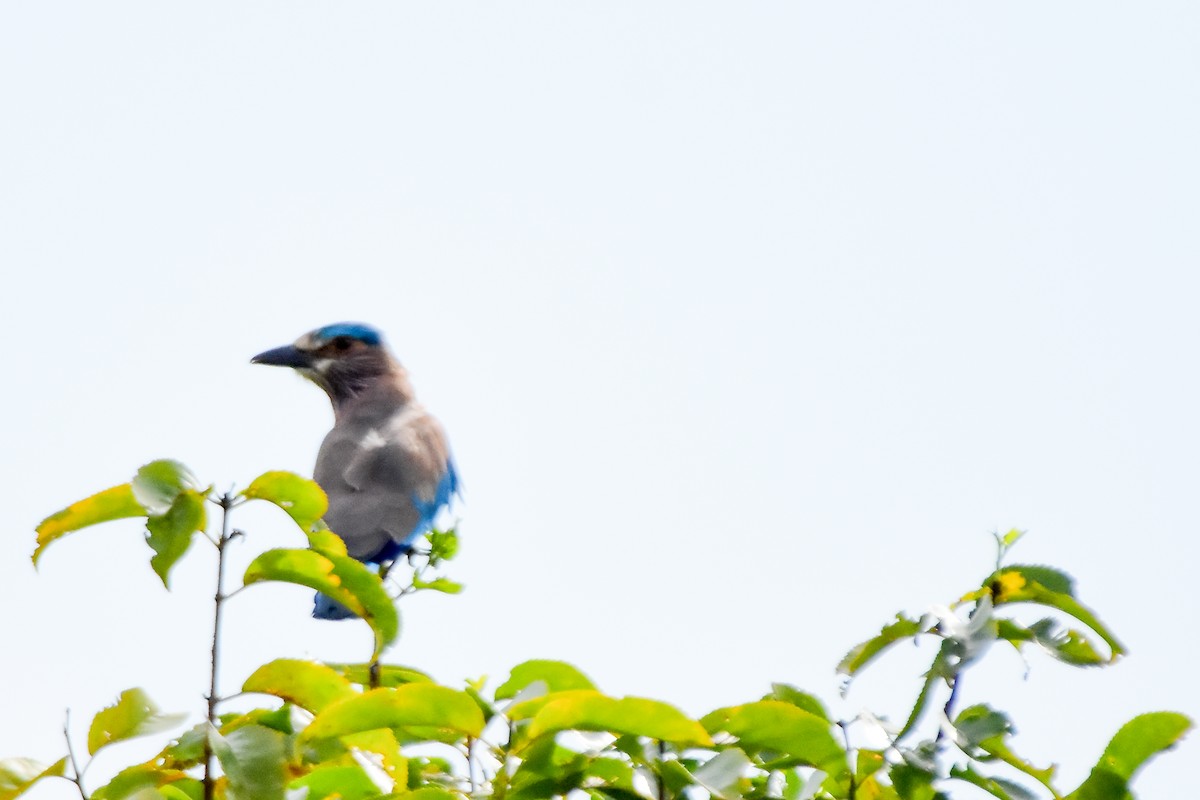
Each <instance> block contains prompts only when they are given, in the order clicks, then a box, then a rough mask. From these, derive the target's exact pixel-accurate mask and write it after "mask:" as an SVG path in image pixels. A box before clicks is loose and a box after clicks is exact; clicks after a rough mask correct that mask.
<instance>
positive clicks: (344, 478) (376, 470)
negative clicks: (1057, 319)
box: [317, 407, 458, 561]
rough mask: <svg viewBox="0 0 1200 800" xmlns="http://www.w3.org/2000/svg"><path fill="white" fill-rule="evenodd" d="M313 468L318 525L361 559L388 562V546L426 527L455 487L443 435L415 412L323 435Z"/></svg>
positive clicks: (402, 542)
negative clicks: (321, 515)
mask: <svg viewBox="0 0 1200 800" xmlns="http://www.w3.org/2000/svg"><path fill="white" fill-rule="evenodd" d="M317 463H318V475H317V482H318V483H320V484H321V486H322V487H324V488H325V491H326V493H327V494H328V495H329V512H328V513H327V515H326V522H328V524H329V527H330V528H332V529H333V530H334V532H336V533H338V534H339V535H340V536H341V537H342V538H343V539H345V540H346V545H347V547H348V548H349V550H350V554H351V555H352V556H354V557H355V558H359V559H361V560H366V561H373V560H379V559H386V558H389V557H392V556H394V555H395V554H396V552H397V551H398V549H399V548H398V547H395V546H393V545H399V546H403V545H407V544H408V543H409V542H411V541H412V540H413V539H415V538H416V537H417V536H419V535H421V534H422V533H424V532H425V531H427V530H429V529H430V528H431V527H432V526H433V521H434V519H435V518H436V516H437V514H438V511H439V510H440V509H441V508H443V507H445V506H446V505H448V504H449V502H450V498H451V496H452V495H453V494H454V493H455V491H456V490H457V484H458V479H457V475H456V474H455V471H454V465H453V463H452V462H451V460H450V454H449V448H448V446H447V444H446V436H445V434H444V432H443V431H442V428H441V426H440V425H439V424H438V422H437V420H435V419H434V418H433V417H432V416H430V415H429V414H428V413H427V412H425V411H424V410H423V409H420V408H419V407H416V408H411V407H410V408H407V409H405V410H404V411H403V412H401V413H399V414H397V415H396V416H394V417H392V418H391V419H389V420H388V421H386V422H385V423H383V424H381V425H379V426H376V427H371V428H363V429H360V430H353V429H351V430H343V431H333V432H331V433H330V436H329V437H328V438H327V439H326V442H325V444H324V445H322V448H321V453H320V455H318V457H317ZM323 478H324V480H322V479H323Z"/></svg>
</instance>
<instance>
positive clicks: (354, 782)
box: [288, 765, 379, 800]
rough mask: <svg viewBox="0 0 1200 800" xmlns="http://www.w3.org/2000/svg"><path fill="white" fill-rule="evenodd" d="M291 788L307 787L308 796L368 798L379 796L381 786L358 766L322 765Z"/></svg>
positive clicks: (346, 799) (343, 799)
mask: <svg viewBox="0 0 1200 800" xmlns="http://www.w3.org/2000/svg"><path fill="white" fill-rule="evenodd" d="M288 788H289V789H307V790H308V794H307V795H305V797H306V798H312V800H318V798H331V799H332V798H336V800H366V798H368V797H379V787H378V786H376V785H375V782H374V781H372V780H371V778H370V777H369V776H368V775H367V773H366V771H365V770H364V769H363V768H362V767H360V766H358V765H354V766H340V765H322V766H319V767H317V768H316V769H314V770H313V771H312V772H310V773H308V774H307V775H305V776H303V777H301V778H297V779H296V780H294V781H292V782H291V783H289V784H288Z"/></svg>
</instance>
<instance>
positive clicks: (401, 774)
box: [325, 728, 408, 786]
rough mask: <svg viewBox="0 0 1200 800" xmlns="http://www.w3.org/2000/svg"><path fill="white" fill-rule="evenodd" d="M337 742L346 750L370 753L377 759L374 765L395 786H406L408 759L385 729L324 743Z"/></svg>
mask: <svg viewBox="0 0 1200 800" xmlns="http://www.w3.org/2000/svg"><path fill="white" fill-rule="evenodd" d="M333 741H337V742H338V743H339V744H341V745H342V746H343V747H345V748H347V749H354V750H360V751H362V752H365V753H372V754H374V755H375V756H377V758H376V759H375V761H376V763H378V764H379V765H380V766H382V767H383V770H384V772H386V773H387V774H388V777H390V778H391V779H392V780H393V781H394V782H395V784H396V786H407V785H408V759H407V758H405V757H404V754H403V752H401V750H400V742H399V741H397V739H396V735H395V734H394V733H392V732H391V730H389V729H387V728H381V729H379V730H373V731H363V732H362V733H351V734H347V735H346V736H342V737H340V738H339V739H336V740H332V739H327V740H325V742H326V743H328V742H333Z"/></svg>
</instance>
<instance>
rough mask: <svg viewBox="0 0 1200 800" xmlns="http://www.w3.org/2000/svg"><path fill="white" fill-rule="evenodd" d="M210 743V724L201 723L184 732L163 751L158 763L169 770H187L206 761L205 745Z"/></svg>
mask: <svg viewBox="0 0 1200 800" xmlns="http://www.w3.org/2000/svg"><path fill="white" fill-rule="evenodd" d="M206 741H208V722H207V721H205V722H201V723H200V724H199V725H194V726H192V727H191V728H189V729H188V730H186V731H184V732H183V734H182V735H180V737H179V738H178V739H176V740H175V741H173V742H171V743H170V744H169V745H167V746H166V747H164V748H163V749H162V752H161V753H159V755H158V762H159V763H160V764H162V766H164V767H167V768H168V769H187V768H189V767H194V766H196V765H197V764H199V763H200V762H201V761H202V760H203V759H204V743H205V742H206Z"/></svg>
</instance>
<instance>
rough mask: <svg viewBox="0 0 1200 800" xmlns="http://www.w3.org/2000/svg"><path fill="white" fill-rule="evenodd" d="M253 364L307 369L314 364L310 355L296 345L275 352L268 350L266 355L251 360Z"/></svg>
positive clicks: (279, 348) (280, 348) (286, 346)
mask: <svg viewBox="0 0 1200 800" xmlns="http://www.w3.org/2000/svg"><path fill="white" fill-rule="evenodd" d="M250 363H251V364H267V365H268V366H272V367H293V368H299V367H307V366H309V365H311V364H312V360H311V359H310V358H309V357H308V353H306V352H304V351H303V350H301V349H300V348H298V347H296V346H295V345H292V344H289V345H284V346H283V347H276V348H275V349H273V350H268V351H266V352H265V353H259V354H258V355H256V356H255V357H254V358H252V359H250Z"/></svg>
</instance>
